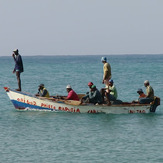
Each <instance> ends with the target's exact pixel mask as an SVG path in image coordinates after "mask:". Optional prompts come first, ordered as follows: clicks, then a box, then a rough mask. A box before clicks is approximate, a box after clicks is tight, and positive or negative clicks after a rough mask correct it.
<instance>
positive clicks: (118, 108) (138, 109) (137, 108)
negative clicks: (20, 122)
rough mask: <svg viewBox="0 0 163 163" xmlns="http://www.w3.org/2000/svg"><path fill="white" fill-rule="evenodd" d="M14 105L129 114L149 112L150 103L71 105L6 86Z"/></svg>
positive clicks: (82, 111) (56, 109)
mask: <svg viewBox="0 0 163 163" xmlns="http://www.w3.org/2000/svg"><path fill="white" fill-rule="evenodd" d="M4 89H5V91H6V93H7V95H8V96H9V98H10V100H11V102H12V103H13V105H14V107H15V108H16V109H18V110H39V111H57V112H73V113H105V114H128V113H149V112H150V107H151V105H150V104H143V105H140V104H121V105H111V106H106V105H93V104H88V105H77V106H76V105H69V104H65V103H64V102H60V101H52V100H48V99H40V98H38V97H36V96H33V95H30V94H28V93H23V92H18V91H15V90H12V89H10V88H8V87H4Z"/></svg>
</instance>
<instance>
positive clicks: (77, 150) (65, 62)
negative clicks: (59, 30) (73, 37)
mask: <svg viewBox="0 0 163 163" xmlns="http://www.w3.org/2000/svg"><path fill="white" fill-rule="evenodd" d="M101 57H102V56H100V55H96V56H30V57H29V56H28V57H27V56H23V55H22V59H23V62H24V70H25V71H24V72H23V73H22V74H21V80H22V91H24V92H29V93H32V94H35V93H37V89H38V85H39V84H41V83H44V84H45V87H46V88H47V89H48V90H49V92H50V94H51V95H67V92H66V85H68V84H70V85H71V86H72V88H73V89H74V90H75V91H76V92H77V93H85V92H87V91H88V87H87V83H88V82H89V81H92V82H93V83H94V84H95V85H96V86H97V88H98V89H100V88H102V87H104V85H103V84H102V75H103V64H102V63H101ZM106 57H107V58H108V62H109V63H110V65H111V68H112V79H113V80H114V83H115V85H116V87H117V90H118V98H119V99H120V100H122V101H132V100H136V99H137V98H138V94H137V89H138V88H142V89H143V90H144V92H145V87H144V85H143V82H144V80H149V81H150V84H151V86H152V87H153V89H154V91H155V95H156V96H159V97H160V98H161V105H160V106H159V107H158V108H157V111H156V113H150V114H127V115H126V114H119V115H114V114H80V113H56V112H44V111H16V110H15V109H14V107H13V105H12V103H11V102H10V100H9V98H8V96H7V95H6V93H5V91H4V89H3V87H4V86H8V87H10V88H13V89H16V88H17V80H16V76H15V74H13V73H12V71H13V68H14V61H13V59H12V57H0V65H1V71H0V99H1V100H0V163H135V162H137V163H162V162H163V105H162V102H163V101H162V99H163V55H108V56H106Z"/></svg>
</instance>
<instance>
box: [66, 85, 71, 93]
mask: <svg viewBox="0 0 163 163" xmlns="http://www.w3.org/2000/svg"><path fill="white" fill-rule="evenodd" d="M66 89H67V92H70V91H71V90H72V88H71V85H69V84H68V85H67V86H66Z"/></svg>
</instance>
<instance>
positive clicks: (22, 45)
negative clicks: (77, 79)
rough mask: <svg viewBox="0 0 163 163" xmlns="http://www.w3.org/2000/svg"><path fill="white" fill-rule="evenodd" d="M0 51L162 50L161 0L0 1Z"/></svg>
mask: <svg viewBox="0 0 163 163" xmlns="http://www.w3.org/2000/svg"><path fill="white" fill-rule="evenodd" d="M0 21H1V23H0V56H10V55H11V54H12V51H13V50H14V49H16V48H18V49H19V51H20V54H22V55H26V56H31V55H104V54H105V55H114V54H163V45H162V44H163V0H0Z"/></svg>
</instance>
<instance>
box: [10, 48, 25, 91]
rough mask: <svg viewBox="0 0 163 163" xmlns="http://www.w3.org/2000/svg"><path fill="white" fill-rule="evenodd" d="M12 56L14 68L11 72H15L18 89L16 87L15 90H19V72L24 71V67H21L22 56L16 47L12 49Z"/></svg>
mask: <svg viewBox="0 0 163 163" xmlns="http://www.w3.org/2000/svg"><path fill="white" fill-rule="evenodd" d="M12 57H13V59H14V61H15V68H14V70H13V73H15V72H16V77H17V81H18V89H16V90H17V91H21V79H20V73H22V72H23V71H24V68H23V61H22V57H21V55H20V54H19V50H18V49H15V50H13V54H12Z"/></svg>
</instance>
